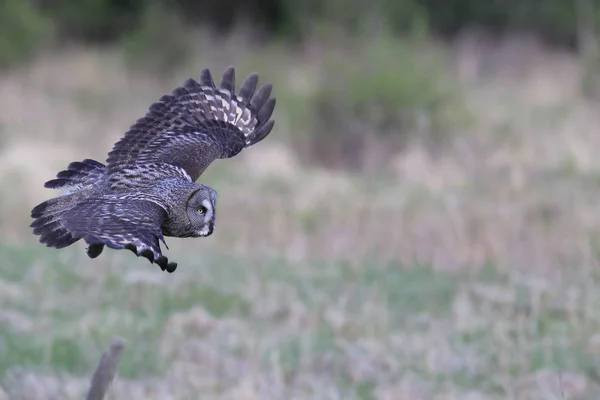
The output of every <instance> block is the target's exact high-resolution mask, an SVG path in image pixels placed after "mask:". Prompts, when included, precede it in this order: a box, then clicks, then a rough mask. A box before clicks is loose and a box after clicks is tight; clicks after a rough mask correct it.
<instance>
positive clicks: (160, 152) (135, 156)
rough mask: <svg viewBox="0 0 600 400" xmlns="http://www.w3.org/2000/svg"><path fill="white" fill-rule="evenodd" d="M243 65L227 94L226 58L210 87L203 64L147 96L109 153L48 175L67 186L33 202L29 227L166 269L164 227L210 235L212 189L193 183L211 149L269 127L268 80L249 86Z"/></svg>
mask: <svg viewBox="0 0 600 400" xmlns="http://www.w3.org/2000/svg"><path fill="white" fill-rule="evenodd" d="M257 83H258V75H257V74H250V75H249V76H248V77H247V78H246V79H245V80H244V82H242V85H241V87H240V90H239V92H238V94H237V95H236V94H235V71H234V69H233V67H229V68H227V69H226V70H225V72H224V73H223V77H222V79H221V82H220V85H219V86H218V87H217V86H216V85H215V83H214V81H213V78H212V76H211V74H210V72H209V71H208V70H207V69H205V70H203V71H202V72H201V74H200V81H199V82H197V81H195V80H193V79H188V80H187V81H185V82H184V84H183V85H182V86H180V87H178V88H176V89H175V90H173V92H172V93H171V94H170V95H165V96H162V97H161V98H160V100H159V101H158V102H156V103H154V104H152V105H151V106H150V108H149V110H148V112H147V113H146V115H145V116H144V117H142V118H140V119H139V120H138V121H137V122H136V123H135V124H134V125H132V126H131V128H130V129H129V131H127V132H126V133H125V135H124V136H123V138H121V140H119V141H118V142H117V143H116V144H115V145H114V147H113V149H112V151H111V152H110V153H108V159H107V164H106V165H104V164H102V163H100V162H98V161H94V160H89V159H86V160H83V161H80V162H79V161H76V162H72V163H71V164H69V166H68V167H67V169H66V170H64V171H61V172H59V173H58V174H57V176H56V179H53V180H50V181H48V182H46V184H45V185H44V186H45V187H47V188H53V189H64V190H65V193H64V194H62V195H60V196H58V197H55V198H52V199H50V200H47V201H45V202H43V203H41V204H39V205H38V206H36V207H35V208H34V209H33V210H32V211H31V217H32V218H34V219H35V220H34V221H33V223H32V224H31V227H32V228H33V233H34V234H36V235H40V242H42V243H45V244H46V245H47V246H49V247H55V248H57V249H60V248H63V247H67V246H69V245H71V244H73V243H75V242H76V241H78V240H79V239H83V240H85V242H86V243H87V244H88V245H89V247H88V249H87V254H88V256H89V257H91V258H95V257H98V256H99V255H100V254H101V253H102V250H103V249H104V246H107V247H109V248H112V249H129V250H131V251H133V252H134V253H135V254H136V255H137V256H144V257H146V258H148V260H150V262H153V263H157V264H158V265H159V266H160V267H161V268H162V269H163V270H167V271H169V272H173V271H174V270H175V268H176V267H177V264H176V263H173V262H168V260H167V258H166V257H165V256H164V255H162V252H161V248H160V242H162V243H163V244H165V246H166V243H165V241H164V237H165V236H172V237H200V236H209V235H210V234H212V232H213V229H214V226H215V219H216V209H215V205H216V201H217V193H216V192H215V191H214V190H213V189H212V188H210V187H208V186H205V185H202V184H198V183H195V181H196V180H197V179H198V178H199V177H200V175H202V173H203V172H204V171H205V170H206V168H207V167H208V166H209V165H210V164H211V163H212V162H213V161H214V160H215V159H217V158H230V157H233V156H235V155H236V154H238V153H239V152H240V151H242V150H243V149H245V148H248V147H250V146H252V145H254V144H256V143H258V142H260V141H261V140H263V139H264V138H265V137H266V136H267V135H268V134H269V133H270V132H271V130H272V129H273V125H274V121H272V120H271V119H270V118H271V115H272V114H273V110H274V108H275V99H274V98H271V97H270V94H271V89H272V86H271V85H270V84H266V85H263V86H261V87H260V88H259V89H258V90H256V86H257Z"/></svg>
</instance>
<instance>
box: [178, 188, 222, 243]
mask: <svg viewBox="0 0 600 400" xmlns="http://www.w3.org/2000/svg"><path fill="white" fill-rule="evenodd" d="M199 187H200V188H199V189H198V190H196V191H194V192H193V193H192V195H191V196H190V198H189V200H188V202H187V210H186V211H187V215H188V218H189V221H190V224H191V232H190V236H191V237H198V236H209V235H210V234H211V233H213V229H214V228H215V219H216V209H215V206H216V203H217V192H216V191H215V190H214V189H212V188H210V187H208V186H204V185H199Z"/></svg>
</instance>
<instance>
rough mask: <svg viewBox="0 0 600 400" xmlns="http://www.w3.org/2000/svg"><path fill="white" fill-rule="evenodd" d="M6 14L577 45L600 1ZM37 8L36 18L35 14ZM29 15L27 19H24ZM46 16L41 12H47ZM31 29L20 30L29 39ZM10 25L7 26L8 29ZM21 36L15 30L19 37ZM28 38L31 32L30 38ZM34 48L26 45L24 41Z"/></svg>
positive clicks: (141, 3) (73, 6) (433, 0)
mask: <svg viewBox="0 0 600 400" xmlns="http://www.w3.org/2000/svg"><path fill="white" fill-rule="evenodd" d="M0 3H2V5H1V6H0V7H2V11H3V12H2V16H1V17H0V18H3V19H4V20H6V21H9V22H12V23H17V24H25V25H26V26H27V27H28V29H32V26H33V25H35V26H37V25H40V26H41V25H43V24H38V23H35V24H33V23H31V22H32V21H33V20H34V18H38V19H39V17H40V16H41V15H42V14H43V15H45V16H46V17H48V18H50V19H51V20H52V21H53V23H54V24H55V26H56V27H57V31H58V32H59V34H61V36H62V37H63V38H64V37H68V38H77V39H81V40H92V41H112V40H119V39H121V38H123V37H124V35H127V34H128V33H130V32H131V30H132V29H135V27H137V26H140V24H139V22H140V19H142V18H144V15H145V14H146V11H147V9H149V8H154V9H155V10H156V9H158V7H163V8H162V9H171V10H176V12H177V13H178V15H179V17H180V18H182V19H183V20H185V21H186V22H188V23H191V24H196V25H204V26H212V27H213V28H217V29H219V30H227V29H229V28H231V27H233V26H234V25H235V24H236V23H237V22H240V21H241V20H244V21H245V22H250V23H252V24H253V26H254V27H255V28H257V29H258V30H262V31H266V32H269V33H270V34H271V35H276V36H286V37H299V38H301V37H302V34H303V33H306V32H307V30H310V29H311V28H312V27H313V26H314V25H315V24H328V25H331V26H338V27H341V28H343V29H344V30H346V31H348V32H350V33H359V32H362V31H364V30H365V28H367V29H368V28H369V26H373V25H383V26H386V27H387V28H390V29H392V30H393V31H394V32H395V33H406V32H411V33H415V30H417V31H420V32H424V33H432V32H433V33H437V34H441V35H452V34H455V33H457V32H459V31H461V30H462V29H464V28H468V27H472V26H477V27H483V28H489V29H492V30H495V31H507V30H509V31H510V30H526V31H529V32H536V33H539V34H540V35H542V36H543V37H545V38H547V39H548V40H549V41H551V42H554V43H560V44H567V45H571V44H575V43H576V41H577V38H578V28H579V27H580V24H581V21H580V19H581V18H582V13H581V11H578V9H581V8H582V6H585V7H583V8H585V9H586V10H591V11H590V12H588V11H586V12H585V13H584V14H585V17H588V16H589V15H588V14H593V19H594V20H595V21H599V18H600V0H543V1H540V0H504V1H491V2H484V1H481V0H443V1H442V0H370V1H367V0H306V1H296V0H80V1H72V0H36V1H31V0H30V1H26V0H3V1H2V2H0ZM33 15H35V17H34V16H33ZM20 19H24V20H25V21H28V22H23V21H21V20H20ZM40 20H41V19H40ZM28 29H21V30H18V31H15V34H14V36H17V35H24V37H26V38H29V37H32V36H29V35H30V34H29V33H27V32H28ZM5 30H6V28H5ZM13 38H14V37H13ZM24 40H27V39H24ZM24 47H27V45H24Z"/></svg>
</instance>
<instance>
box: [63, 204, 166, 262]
mask: <svg viewBox="0 0 600 400" xmlns="http://www.w3.org/2000/svg"><path fill="white" fill-rule="evenodd" d="M57 217H58V218H59V220H60V224H61V225H62V227H63V228H64V229H66V230H67V231H68V232H69V233H70V234H71V236H72V237H73V238H74V239H83V240H85V241H86V243H87V244H89V247H88V255H89V256H90V257H91V258H95V257H98V256H99V255H100V253H102V250H103V249H104V246H108V247H109V248H111V249H129V250H131V251H132V252H134V253H135V254H136V255H137V256H138V257H139V256H143V257H145V258H147V259H148V260H149V261H150V262H151V263H156V264H158V265H159V266H160V267H161V269H162V270H167V271H169V272H173V271H174V270H175V268H176V267H177V264H176V263H173V262H171V263H170V262H168V259H167V257H165V256H163V255H162V253H161V249H160V243H159V240H160V241H162V242H163V243H165V241H164V237H163V234H162V231H161V225H162V222H163V221H164V220H165V218H166V217H167V212H166V211H165V209H164V208H163V207H161V206H160V205H158V204H156V203H155V202H153V201H150V200H141V199H136V198H123V197H117V196H101V197H97V198H88V199H85V200H83V201H82V202H80V203H78V204H77V206H76V207H73V208H71V209H70V210H67V211H65V212H64V213H61V214H60V215H59V216H57ZM165 245H166V244H165Z"/></svg>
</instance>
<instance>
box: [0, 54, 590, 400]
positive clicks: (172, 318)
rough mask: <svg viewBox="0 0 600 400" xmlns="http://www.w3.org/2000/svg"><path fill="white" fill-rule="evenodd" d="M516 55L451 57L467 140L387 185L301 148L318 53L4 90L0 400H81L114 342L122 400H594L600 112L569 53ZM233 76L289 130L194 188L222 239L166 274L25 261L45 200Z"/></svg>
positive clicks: (405, 160)
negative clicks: (155, 115)
mask: <svg viewBox="0 0 600 400" xmlns="http://www.w3.org/2000/svg"><path fill="white" fill-rule="evenodd" d="M507 47H508V50H507V49H506V48H507ZM202 50H203V51H204V52H207V51H208V50H207V49H206V48H203V49H202ZM509 50H510V46H508V45H506V46H505V47H501V48H500V49H499V50H498V54H499V55H498V54H496V53H493V54H491V55H486V56H489V57H492V60H495V61H494V62H493V63H492V64H493V68H492V69H491V70H489V69H486V67H485V66H483V67H480V66H479V65H480V64H482V65H487V64H486V63H485V62H483V61H481V60H480V59H479V58H478V56H477V55H478V54H479V52H478V51H475V50H473V51H472V52H469V51H468V50H465V48H457V49H454V50H453V51H454V53H455V55H457V60H455V61H454V63H453V69H452V70H451V71H449V72H448V74H449V75H451V76H452V77H453V79H456V80H457V81H459V82H460V83H461V85H462V86H463V87H464V91H465V102H466V107H467V108H468V110H469V112H470V114H472V115H473V116H474V117H475V118H474V121H473V124H472V125H471V126H470V127H469V128H468V129H465V130H464V131H463V132H460V134H457V135H454V136H452V137H451V138H449V139H448V141H447V142H446V145H445V146H443V148H442V149H437V150H436V151H435V152H433V153H432V152H431V151H430V150H429V149H427V148H425V147H423V146H421V145H419V143H415V144H413V145H411V146H409V147H408V148H407V149H406V150H405V151H404V152H402V153H400V154H398V155H397V156H396V157H394V158H392V159H391V160H390V162H389V165H388V168H387V169H386V171H385V173H381V174H380V175H379V176H376V179H375V178H374V177H373V176H372V175H370V176H369V177H368V178H366V177H364V176H360V175H359V174H356V175H352V174H349V173H344V172H333V171H331V170H324V169H321V168H318V167H316V166H311V167H307V166H303V165H302V164H301V163H300V162H299V161H298V159H299V157H298V156H297V154H296V153H295V152H294V151H292V147H291V146H292V143H294V137H295V136H294V135H299V134H302V129H306V128H305V127H301V126H297V125H295V122H294V121H297V116H295V113H296V112H297V110H296V109H295V108H294V107H292V106H291V105H290V104H294V106H295V105H297V104H298V103H297V101H296V102H294V101H293V99H294V98H295V97H297V96H300V95H301V94H302V93H304V92H306V91H310V90H311V87H310V86H311V82H315V81H317V80H316V77H317V76H318V74H319V68H320V64H319V62H318V61H314V60H315V59H316V60H318V59H319V57H318V56H319V54H320V53H319V51H322V49H318V48H317V49H316V50H315V49H313V50H312V51H308V52H307V54H308V55H309V56H307V57H302V58H301V60H300V59H299V58H300V57H295V56H294V55H293V54H290V53H286V52H282V50H281V49H279V50H277V49H276V50H272V49H271V50H269V49H267V50H264V51H265V53H264V54H265V56H264V57H263V58H261V59H258V58H256V56H253V51H252V50H246V52H245V53H244V52H242V53H241V54H238V55H237V56H235V54H236V51H237V52H239V51H240V46H239V44H236V43H233V44H232V43H228V44H227V43H226V44H224V45H223V49H221V50H219V51H214V52H213V53H214V54H213V53H211V54H212V55H213V56H214V57H212V58H211V62H210V63H207V62H206V60H203V59H197V60H195V62H194V63H193V64H190V65H186V66H185V67H184V68H182V70H181V71H179V72H177V74H175V76H173V77H168V78H167V77H163V78H160V79H159V78H155V77H152V76H149V75H146V74H143V73H133V72H131V71H129V72H128V71H127V70H126V69H124V68H123V64H122V62H121V61H120V60H119V57H118V56H117V55H116V52H115V51H114V50H97V51H92V50H81V49H71V50H69V51H65V52H64V53H61V54H58V55H47V56H43V57H42V58H40V59H39V60H37V61H36V62H35V63H32V64H30V65H28V66H26V67H24V68H22V69H20V70H13V71H7V72H3V73H2V75H0V109H1V110H2V112H1V113H0V139H1V140H0V182H1V183H2V184H3V187H4V190H3V193H2V196H0V378H1V380H0V399H3V398H11V399H12V398H14V399H24V400H29V399H65V400H66V399H76V398H82V395H83V393H84V392H85V391H86V389H87V386H88V382H89V377H90V375H91V373H92V371H93V369H94V368H95V366H96V364H97V362H98V359H99V357H100V355H101V353H102V351H103V350H104V349H105V348H106V346H107V345H108V344H109V342H110V340H111V339H112V338H113V337H115V336H120V337H122V338H124V339H125V341H126V343H127V345H126V348H125V352H124V354H123V359H122V363H121V366H120V370H119V377H118V379H117V380H116V382H115V384H114V386H113V389H112V393H111V395H110V396H109V398H111V399H131V400H137V399H161V400H162V399H197V398H209V399H381V400H386V399H410V400H413V399H414V400H417V399H468V400H477V399H505V398H513V399H589V398H595V397H598V396H600V371H599V370H598V368H599V365H598V361H597V360H598V356H600V336H599V335H598V332H599V331H600V311H599V310H600V269H599V265H598V254H599V251H600V210H599V209H598V207H599V206H598V204H599V203H598V200H597V199H598V195H599V194H600V179H599V178H600V174H599V172H600V159H597V158H596V157H595V153H596V149H597V148H600V135H598V134H597V132H598V128H599V127H600V114H598V113H597V112H596V108H597V107H596V105H595V103H594V102H593V101H592V100H585V99H583V98H582V97H581V90H580V89H581V88H580V86H579V83H580V82H581V80H582V79H581V78H582V74H583V72H582V69H581V68H580V66H579V63H578V61H577V60H576V59H574V58H573V57H572V56H569V55H564V54H556V53H549V52H547V51H541V50H539V49H538V48H537V47H536V48H533V49H532V51H529V52H527V54H528V56H527V57H525V59H523V60H520V61H519V62H520V64H519V62H515V61H514V59H512V58H511V54H512V53H510V51H509ZM534 50H536V51H537V52H536V51H534ZM278 52H280V53H278ZM254 53H256V52H254ZM493 57H500V58H498V59H494V58H493ZM232 60H236V61H235V62H234V61H232ZM237 60H240V61H239V63H241V67H240V75H242V74H244V73H247V72H250V70H257V71H259V72H261V76H262V77H264V79H266V80H274V81H275V83H276V89H275V90H276V91H280V92H281V95H279V94H278V96H277V97H278V100H279V102H278V109H277V111H276V118H277V121H278V122H277V128H276V130H275V131H274V134H273V135H272V137H270V138H269V139H268V140H266V141H265V142H264V143H261V144H260V145H258V146H256V147H254V148H253V149H252V150H251V151H248V152H244V153H242V154H241V155H240V156H239V157H236V158H235V159H232V160H228V161H218V162H216V163H215V164H214V165H213V166H212V167H211V168H210V169H209V171H208V172H207V174H206V175H205V176H204V177H203V179H202V182H203V183H206V184H210V185H211V186H213V187H215V188H216V189H217V190H218V192H219V194H220V195H219V204H218V207H219V211H218V212H219V221H218V226H217V229H216V231H215V233H214V234H213V236H211V237H210V238H206V239H198V240H169V241H168V244H169V247H170V250H169V251H168V252H167V255H168V256H169V258H170V259H173V260H175V261H177V262H179V267H178V269H177V271H176V273H175V274H172V275H168V274H166V273H163V272H161V271H160V270H159V269H158V268H156V267H154V266H151V265H150V264H148V262H147V261H146V260H145V259H136V258H135V257H133V256H132V255H131V254H130V253H129V252H114V251H106V252H105V253H104V254H102V256H101V257H99V258H98V259H95V260H90V259H88V258H87V256H86V255H85V252H84V245H83V244H81V243H77V244H75V245H74V246H72V247H71V248H67V249H64V250H61V251H55V250H51V249H46V248H45V247H43V246H42V245H40V244H39V243H36V238H35V237H34V236H33V235H31V233H30V231H29V229H28V228H27V226H28V224H29V222H30V221H29V211H30V209H31V207H32V206H34V205H35V204H37V203H38V202H40V201H42V200H43V199H45V198H46V197H48V196H50V195H51V192H50V191H49V190H46V189H43V187H42V184H43V182H44V181H46V180H48V179H51V178H52V177H53V176H54V174H55V173H56V172H57V171H59V170H60V169H62V168H63V167H64V166H66V165H67V164H68V163H69V162H70V161H73V160H79V159H83V158H88V157H89V158H96V159H99V160H104V158H105V154H106V152H107V151H108V150H109V149H110V147H111V146H112V143H113V142H114V141H115V140H116V139H118V137H119V136H120V135H121V134H122V132H123V131H124V130H125V129H126V128H127V127H128V126H129V125H130V124H131V123H132V122H133V121H134V120H135V118H137V117H138V116H139V115H141V114H142V113H144V112H145V109H146V107H147V106H148V104H149V103H150V102H151V101H153V100H154V99H156V98H157V97H159V96H160V95H161V94H162V93H163V92H166V91H168V90H170V88H171V87H172V86H173V85H174V84H176V83H179V82H180V81H182V80H183V79H184V78H186V77H187V76H188V75H190V74H191V75H194V76H195V75H196V74H197V72H196V71H197V70H198V69H199V68H200V67H199V66H198V65H200V66H202V67H203V66H205V65H207V66H210V67H211V68H214V69H215V70H219V69H221V68H222V67H223V66H224V65H227V64H231V63H235V64H238V61H237ZM275 60H277V63H275ZM486 60H487V58H486ZM498 60H503V62H504V64H502V63H500V62H499V61H498ZM488 61H489V60H488ZM399 62H400V61H399ZM488 64H489V63H488ZM473 65H476V67H477V68H475V69H473ZM263 71H264V72H263ZM557 77H560V79H557Z"/></svg>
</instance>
